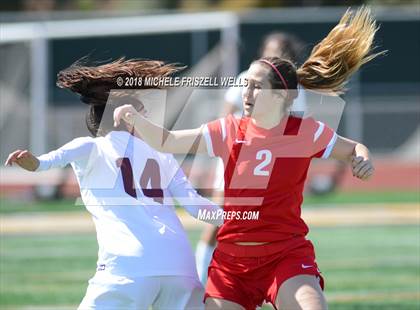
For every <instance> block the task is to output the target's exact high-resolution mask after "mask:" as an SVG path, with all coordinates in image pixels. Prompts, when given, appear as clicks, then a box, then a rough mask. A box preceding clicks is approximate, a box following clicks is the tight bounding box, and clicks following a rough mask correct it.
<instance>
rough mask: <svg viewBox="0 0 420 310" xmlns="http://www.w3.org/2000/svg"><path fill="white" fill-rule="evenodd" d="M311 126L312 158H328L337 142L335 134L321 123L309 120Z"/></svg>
mask: <svg viewBox="0 0 420 310" xmlns="http://www.w3.org/2000/svg"><path fill="white" fill-rule="evenodd" d="M311 121H312V125H313V132H314V134H313V144H312V154H313V155H312V157H316V158H328V157H329V156H330V154H331V151H332V149H333V148H334V145H335V142H336V141H337V133H336V132H335V131H334V130H333V129H331V128H330V127H328V126H327V125H326V124H324V123H323V122H319V121H315V120H314V119H311Z"/></svg>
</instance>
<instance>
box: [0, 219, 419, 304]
mask: <svg viewBox="0 0 420 310" xmlns="http://www.w3.org/2000/svg"><path fill="white" fill-rule="evenodd" d="M189 236H190V239H191V243H192V244H193V245H194V244H195V243H196V241H197V239H198V237H199V232H198V231H190V233H189ZM310 237H311V239H312V240H313V242H314V244H315V247H316V249H317V257H318V263H319V265H320V268H321V270H322V272H323V275H324V277H325V279H326V295H327V298H328V300H329V304H330V308H331V309H418V306H419V299H418V298H419V292H420V287H419V285H420V283H419V281H420V280H419V279H420V275H419V259H420V257H419V255H420V240H419V227H417V226H377V227H358V228H352V227H344V228H343V227H341V228H314V229H312V232H311V235H310ZM0 249H1V260H0V266H1V274H2V276H1V282H0V284H1V285H0V286H1V296H0V300H1V308H2V309H7V308H19V307H23V306H27V305H38V306H44V305H55V306H59V305H63V306H67V305H70V306H75V305H77V304H78V302H79V301H80V300H81V298H82V297H83V295H84V291H85V289H86V286H87V280H88V279H89V278H90V277H91V276H92V275H93V273H94V271H95V260H96V251H97V245H96V239H95V236H94V235H93V234H88V235H86V234H72V235H56V236H51V235H47V236H46V235H32V236H2V240H1V248H0Z"/></svg>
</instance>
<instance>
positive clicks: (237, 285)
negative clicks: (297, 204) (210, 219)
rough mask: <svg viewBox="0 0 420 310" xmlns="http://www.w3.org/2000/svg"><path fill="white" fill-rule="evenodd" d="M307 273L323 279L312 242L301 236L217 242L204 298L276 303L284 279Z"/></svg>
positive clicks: (251, 306) (248, 303)
mask: <svg viewBox="0 0 420 310" xmlns="http://www.w3.org/2000/svg"><path fill="white" fill-rule="evenodd" d="M302 274H308V275H314V276H317V277H319V280H320V285H321V287H322V289H323V288H324V281H323V278H322V277H321V275H320V271H319V270H318V266H317V264H316V262H315V251H314V247H313V245H312V243H311V242H310V241H309V240H306V239H305V238H304V237H296V238H292V239H290V240H287V241H282V242H277V243H270V244H266V245H257V246H243V245H236V244H229V243H219V244H218V245H217V248H216V250H215V251H214V254H213V259H212V261H211V263H210V266H209V270H208V280H207V286H206V293H205V295H204V301H205V300H206V298H207V297H214V298H221V299H225V300H229V301H232V302H235V303H237V304H240V305H241V306H243V307H244V308H245V309H247V310H248V309H252V310H254V309H255V308H256V307H257V306H261V305H262V303H263V302H264V301H266V302H270V303H271V304H273V306H275V300H276V297H277V292H278V290H279V288H280V286H281V285H282V283H283V282H284V281H286V280H287V279H290V278H292V277H294V276H297V275H302Z"/></svg>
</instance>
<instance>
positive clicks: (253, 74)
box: [242, 63, 278, 118]
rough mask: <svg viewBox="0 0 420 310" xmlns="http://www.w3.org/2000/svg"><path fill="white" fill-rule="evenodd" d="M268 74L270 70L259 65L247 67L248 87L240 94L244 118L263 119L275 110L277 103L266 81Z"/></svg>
mask: <svg viewBox="0 0 420 310" xmlns="http://www.w3.org/2000/svg"><path fill="white" fill-rule="evenodd" d="M269 73H270V68H269V67H267V66H265V65H262V64H259V63H254V64H252V65H251V66H250V67H249V69H248V75H247V76H248V77H247V79H248V85H247V87H245V88H244V89H243V92H242V102H243V107H244V114H245V116H252V117H254V118H255V117H263V116H264V115H266V114H267V113H273V112H274V111H275V110H277V108H278V103H276V98H275V97H274V96H273V92H272V89H271V84H270V82H269V80H268V75H269ZM273 109H274V110H273Z"/></svg>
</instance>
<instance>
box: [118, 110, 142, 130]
mask: <svg viewBox="0 0 420 310" xmlns="http://www.w3.org/2000/svg"><path fill="white" fill-rule="evenodd" d="M138 114H139V113H138V112H137V110H136V109H134V107H133V106H132V105H131V104H125V105H123V106H120V107H118V108H116V109H115V110H114V127H117V126H119V125H120V122H121V120H123V121H124V122H126V123H127V124H128V125H130V127H131V126H133V125H134V117H135V116H136V115H138Z"/></svg>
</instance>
